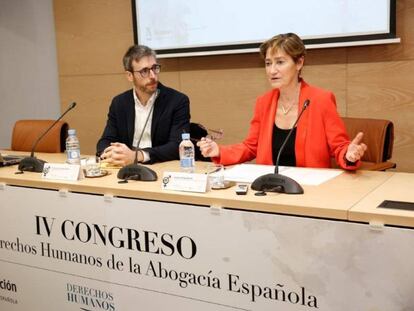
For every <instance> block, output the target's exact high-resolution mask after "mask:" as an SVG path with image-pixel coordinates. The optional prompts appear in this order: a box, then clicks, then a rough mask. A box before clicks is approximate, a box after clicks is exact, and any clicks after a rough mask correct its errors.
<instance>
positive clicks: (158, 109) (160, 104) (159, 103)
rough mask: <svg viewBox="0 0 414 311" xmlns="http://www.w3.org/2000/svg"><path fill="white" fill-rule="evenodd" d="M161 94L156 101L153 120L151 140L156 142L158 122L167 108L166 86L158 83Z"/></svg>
mask: <svg viewBox="0 0 414 311" xmlns="http://www.w3.org/2000/svg"><path fill="white" fill-rule="evenodd" d="M158 89H159V91H160V92H159V94H158V97H157V99H156V100H155V103H154V111H153V112H152V121H151V140H152V141H153V142H154V138H155V137H156V134H155V131H156V129H157V127H158V122H159V120H160V117H161V114H162V112H163V111H164V109H165V106H164V104H165V102H164V96H165V88H164V86H163V85H162V84H161V83H158Z"/></svg>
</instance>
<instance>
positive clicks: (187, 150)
mask: <svg viewBox="0 0 414 311" xmlns="http://www.w3.org/2000/svg"><path fill="white" fill-rule="evenodd" d="M181 138H182V139H183V140H182V141H181V143H180V146H179V152H180V167H181V171H182V172H186V173H194V166H195V162H194V145H193V143H192V142H191V140H190V134H189V133H183V134H181Z"/></svg>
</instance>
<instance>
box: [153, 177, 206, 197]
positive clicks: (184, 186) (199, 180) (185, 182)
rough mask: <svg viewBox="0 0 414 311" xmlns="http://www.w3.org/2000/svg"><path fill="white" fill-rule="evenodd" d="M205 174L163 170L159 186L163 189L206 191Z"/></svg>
mask: <svg viewBox="0 0 414 311" xmlns="http://www.w3.org/2000/svg"><path fill="white" fill-rule="evenodd" d="M207 177H208V176H207V174H194V173H181V172H164V175H163V178H162V185H161V188H162V189H163V190H176V191H189V192H206V191H207Z"/></svg>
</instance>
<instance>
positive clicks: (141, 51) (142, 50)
mask: <svg viewBox="0 0 414 311" xmlns="http://www.w3.org/2000/svg"><path fill="white" fill-rule="evenodd" d="M145 56H153V57H154V58H155V59H156V58H157V54H156V53H155V51H154V50H153V49H151V48H149V47H148V46H145V45H133V46H131V47H130V48H129V49H128V51H126V53H125V55H124V58H123V59H122V62H123V64H124V69H125V70H126V71H131V72H132V71H133V70H134V68H132V61H136V62H139V61H140V59H141V58H143V57H145Z"/></svg>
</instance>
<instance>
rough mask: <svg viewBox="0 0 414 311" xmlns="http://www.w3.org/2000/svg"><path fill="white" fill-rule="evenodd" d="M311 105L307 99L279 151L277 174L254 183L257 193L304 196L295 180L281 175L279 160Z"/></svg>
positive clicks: (261, 178) (263, 176)
mask: <svg viewBox="0 0 414 311" xmlns="http://www.w3.org/2000/svg"><path fill="white" fill-rule="evenodd" d="M309 105H310V100H309V99H306V100H305V102H304V103H303V108H302V110H301V112H300V114H299V116H298V117H297V119H296V121H295V123H294V124H293V126H292V128H291V129H290V131H289V133H288V135H287V136H286V138H285V140H284V142H283V144H282V146H281V147H280V149H279V152H278V154H277V158H276V163H275V172H274V174H266V175H262V176H260V177H258V178H256V179H255V180H254V181H253V183H252V186H251V187H252V189H253V190H257V191H265V192H281V193H286V194H303V188H302V187H301V185H299V184H298V183H297V182H296V181H295V180H293V179H292V178H290V177H287V176H284V175H280V174H279V160H280V155H281V154H282V152H283V150H284V149H285V146H286V143H287V142H288V140H289V138H290V136H291V135H292V133H293V130H294V129H295V127H296V124H298V122H299V120H300V118H301V116H302V114H303V113H304V112H305V110H306V108H308V106H309Z"/></svg>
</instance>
